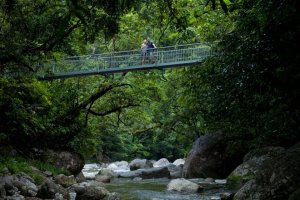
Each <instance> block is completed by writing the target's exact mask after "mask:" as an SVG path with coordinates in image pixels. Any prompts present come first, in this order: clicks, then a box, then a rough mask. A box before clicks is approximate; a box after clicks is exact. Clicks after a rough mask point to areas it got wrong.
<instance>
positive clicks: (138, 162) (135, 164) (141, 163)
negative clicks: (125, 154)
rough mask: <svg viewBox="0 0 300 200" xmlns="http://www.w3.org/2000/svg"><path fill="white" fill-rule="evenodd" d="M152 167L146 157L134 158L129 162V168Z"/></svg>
mask: <svg viewBox="0 0 300 200" xmlns="http://www.w3.org/2000/svg"><path fill="white" fill-rule="evenodd" d="M151 167H153V164H152V162H151V161H149V160H147V159H138V158H137V159H134V160H132V161H131V162H130V163H129V168H130V170H132V171H133V170H137V169H147V168H151Z"/></svg>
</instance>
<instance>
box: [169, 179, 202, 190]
mask: <svg viewBox="0 0 300 200" xmlns="http://www.w3.org/2000/svg"><path fill="white" fill-rule="evenodd" d="M201 189H202V188H201V187H200V186H199V185H198V184H196V183H194V182H192V181H189V180H186V179H184V178H179V179H174V180H172V181H171V182H170V183H169V184H168V186H167V191H169V192H180V193H186V194H189V193H196V192H199V191H200V190H201Z"/></svg>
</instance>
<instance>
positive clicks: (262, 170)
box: [234, 143, 300, 200]
mask: <svg viewBox="0 0 300 200" xmlns="http://www.w3.org/2000/svg"><path fill="white" fill-rule="evenodd" d="M277 150H278V152H277V153H271V154H270V153H269V152H266V153H265V154H260V155H261V156H259V157H258V158H256V157H254V158H253V159H255V160H259V158H263V159H262V160H263V161H262V162H261V163H259V165H258V166H257V167H256V170H255V172H254V175H253V177H252V178H251V179H250V180H249V181H247V182H246V183H245V184H244V185H243V186H242V187H241V188H240V189H239V190H238V191H237V193H236V194H235V195H234V200H269V199H272V200H281V199H288V198H289V195H290V194H291V193H293V192H294V191H296V190H297V189H298V188H300V167H299V166H300V143H298V144H296V145H295V146H293V147H291V148H290V149H288V150H285V151H283V152H282V149H280V148H277ZM262 151H265V149H263V150H262ZM249 161H251V159H250V160H248V161H246V162H249Z"/></svg>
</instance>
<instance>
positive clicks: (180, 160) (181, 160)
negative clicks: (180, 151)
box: [173, 158, 185, 166]
mask: <svg viewBox="0 0 300 200" xmlns="http://www.w3.org/2000/svg"><path fill="white" fill-rule="evenodd" d="M184 162H185V160H184V159H182V158H180V159H177V160H175V161H174V162H173V165H176V166H178V165H184Z"/></svg>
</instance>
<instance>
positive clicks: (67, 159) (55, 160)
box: [43, 150, 84, 175]
mask: <svg viewBox="0 0 300 200" xmlns="http://www.w3.org/2000/svg"><path fill="white" fill-rule="evenodd" d="M43 159H44V160H45V161H46V162H50V163H52V164H54V165H56V166H57V167H61V168H64V169H67V170H68V171H69V172H70V173H71V174H73V175H77V174H79V173H80V172H81V170H82V169H83V166H84V158H83V156H82V155H80V154H78V153H75V152H70V151H53V150H47V151H45V152H44V154H43Z"/></svg>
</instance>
